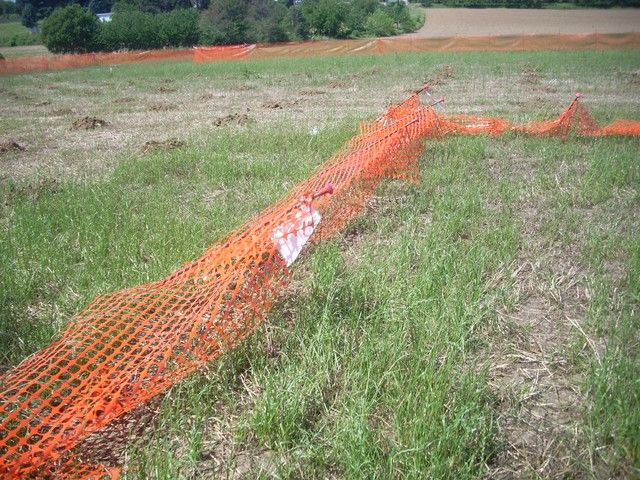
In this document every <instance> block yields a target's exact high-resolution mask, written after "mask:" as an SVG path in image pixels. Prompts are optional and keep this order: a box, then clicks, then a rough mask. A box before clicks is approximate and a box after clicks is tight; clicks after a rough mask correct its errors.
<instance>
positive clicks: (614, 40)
mask: <svg viewBox="0 0 640 480" xmlns="http://www.w3.org/2000/svg"><path fill="white" fill-rule="evenodd" d="M638 48H640V33H619V34H615V33H585V34H573V35H569V34H555V35H551V34H548V35H512V36H475V37H460V36H459V37H443V38H419V37H413V36H405V37H394V38H391V37H390V38H373V39H356V40H318V41H305V42H285V43H274V44H257V45H256V44H253V45H230V46H216V47H195V48H193V49H188V50H152V51H147V52H114V53H86V54H78V55H55V56H40V57H21V58H9V59H6V60H0V75H1V74H11V73H24V72H30V71H37V70H53V69H65V68H79V67H86V66H90V65H118V64H124V63H137V62H140V63H142V62H154V61H164V60H181V61H188V60H193V61H194V62H198V63H202V62H215V61H224V60H243V59H251V60H260V59H272V58H287V57H317V56H338V55H362V54H368V55H375V54H387V53H403V52H478V51H484V52H491V51H493V52H511V51H541V50H568V51H574V50H613V49H638Z"/></svg>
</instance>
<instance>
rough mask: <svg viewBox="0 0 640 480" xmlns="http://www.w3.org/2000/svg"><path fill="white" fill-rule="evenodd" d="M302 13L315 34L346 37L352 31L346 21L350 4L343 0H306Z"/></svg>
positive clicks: (303, 3)
mask: <svg viewBox="0 0 640 480" xmlns="http://www.w3.org/2000/svg"><path fill="white" fill-rule="evenodd" d="M302 13H303V15H304V16H305V18H306V19H307V22H308V24H309V27H310V29H311V32H312V33H313V34H315V35H320V36H327V37H334V38H344V37H346V36H348V35H349V34H350V33H351V32H350V31H349V29H348V25H347V23H346V20H347V18H348V15H349V6H348V5H347V4H346V3H344V2H343V1H342V0H305V1H304V2H302Z"/></svg>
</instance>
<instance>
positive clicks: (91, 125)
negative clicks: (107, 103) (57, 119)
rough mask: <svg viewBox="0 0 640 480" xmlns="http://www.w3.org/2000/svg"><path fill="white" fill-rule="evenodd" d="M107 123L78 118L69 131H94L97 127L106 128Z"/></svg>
mask: <svg viewBox="0 0 640 480" xmlns="http://www.w3.org/2000/svg"><path fill="white" fill-rule="evenodd" d="M107 125H109V122H107V121H106V120H102V119H100V118H96V117H84V118H79V119H78V120H76V121H75V122H73V123H72V124H71V130H94V129H96V128H99V127H106V126H107Z"/></svg>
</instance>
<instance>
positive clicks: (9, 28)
mask: <svg viewBox="0 0 640 480" xmlns="http://www.w3.org/2000/svg"><path fill="white" fill-rule="evenodd" d="M38 43H40V35H38V34H34V33H31V32H30V31H29V30H28V29H27V28H26V27H25V26H24V25H22V24H21V23H20V22H19V21H18V22H6V23H5V22H0V47H17V46H22V45H35V44H38Z"/></svg>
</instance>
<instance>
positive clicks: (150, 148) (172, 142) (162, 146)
mask: <svg viewBox="0 0 640 480" xmlns="http://www.w3.org/2000/svg"><path fill="white" fill-rule="evenodd" d="M183 146H184V142H183V141H182V140H178V139H177V138H170V139H169V140H165V141H162V142H161V141H158V140H149V141H148V142H146V143H145V144H144V146H143V147H142V153H151V152H155V151H156V150H174V149H176V148H180V147H183Z"/></svg>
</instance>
